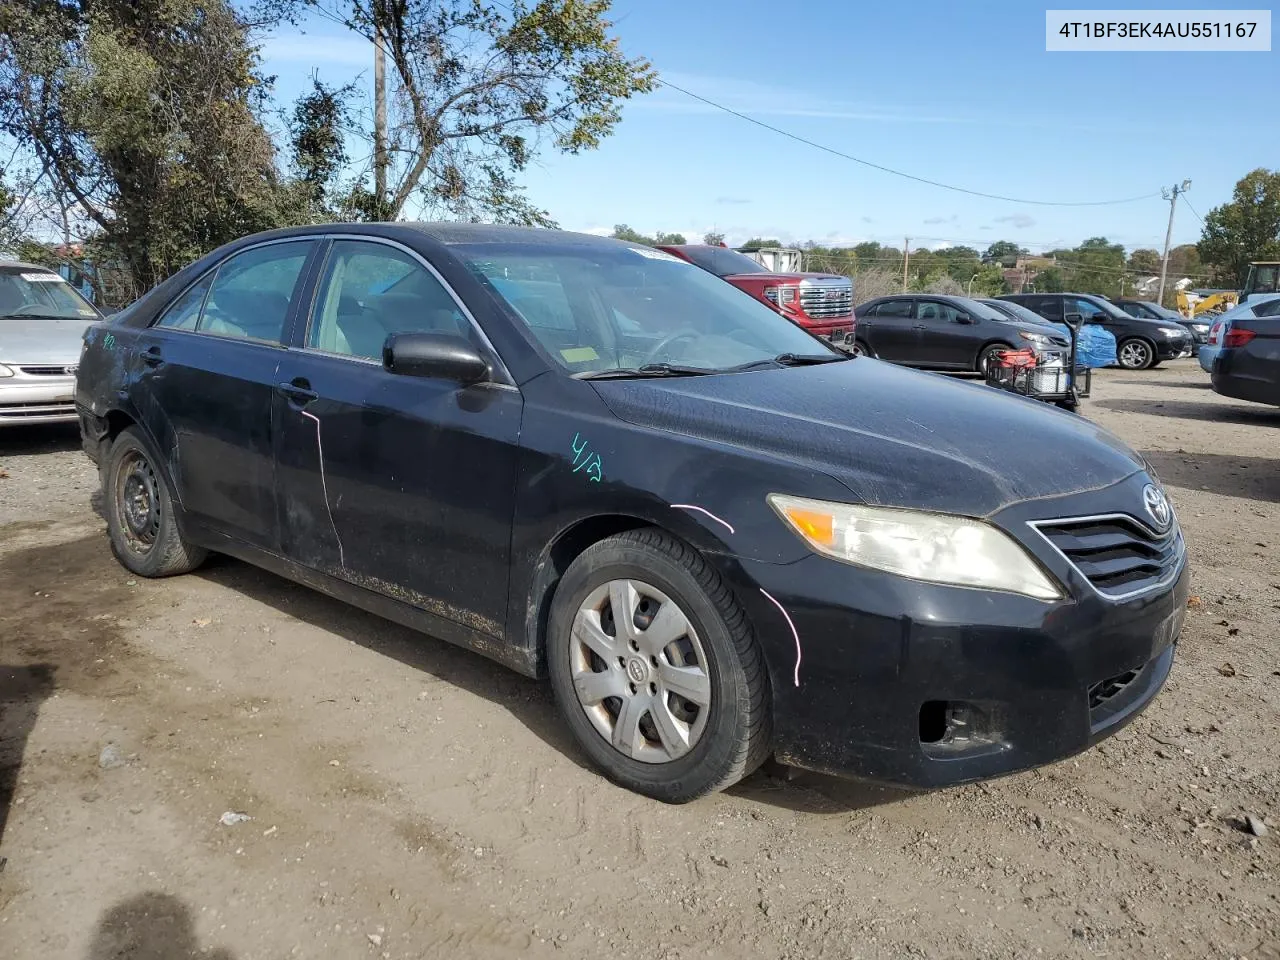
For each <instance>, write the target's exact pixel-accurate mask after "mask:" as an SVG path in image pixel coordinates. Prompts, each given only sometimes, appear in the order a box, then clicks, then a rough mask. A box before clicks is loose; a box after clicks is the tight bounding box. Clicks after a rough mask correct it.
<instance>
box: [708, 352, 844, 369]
mask: <svg viewBox="0 0 1280 960" xmlns="http://www.w3.org/2000/svg"><path fill="white" fill-rule="evenodd" d="M852 359H853V358H852V357H849V356H836V355H835V354H831V353H780V354H778V355H777V356H776V357H770V358H769V359H768V360H752V361H751V362H750V363H743V364H739V365H738V366H736V367H730V368H729V369H730V370H734V371H740V370H758V369H760V368H762V367H770V366H775V365H776V366H782V367H811V366H815V365H817V364H820V363H840V362H841V361H843V360H852Z"/></svg>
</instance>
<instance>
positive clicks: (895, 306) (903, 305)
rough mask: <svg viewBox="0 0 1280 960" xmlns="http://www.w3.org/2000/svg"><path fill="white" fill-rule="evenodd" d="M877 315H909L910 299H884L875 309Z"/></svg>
mask: <svg viewBox="0 0 1280 960" xmlns="http://www.w3.org/2000/svg"><path fill="white" fill-rule="evenodd" d="M876 316H877V317H909V316H911V301H910V300H886V301H885V302H884V303H882V304H880V309H879V310H878V311H876Z"/></svg>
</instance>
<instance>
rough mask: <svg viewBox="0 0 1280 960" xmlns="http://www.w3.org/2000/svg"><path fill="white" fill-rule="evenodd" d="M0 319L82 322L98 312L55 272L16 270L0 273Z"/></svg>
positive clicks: (93, 316) (92, 317) (94, 317)
mask: <svg viewBox="0 0 1280 960" xmlns="http://www.w3.org/2000/svg"><path fill="white" fill-rule="evenodd" d="M0 317H40V318H45V319H54V320H83V319H97V317H98V311H97V310H95V309H94V308H93V307H92V306H91V305H90V304H89V301H87V300H85V299H84V297H82V296H80V294H79V293H77V292H76V291H75V289H74V288H73V287H72V286H71V284H69V283H67V282H66V281H65V280H63V279H62V278H61V277H60V276H58V275H57V274H56V273H53V272H52V271H49V270H34V269H30V268H26V269H24V268H21V267H18V268H5V269H2V270H0Z"/></svg>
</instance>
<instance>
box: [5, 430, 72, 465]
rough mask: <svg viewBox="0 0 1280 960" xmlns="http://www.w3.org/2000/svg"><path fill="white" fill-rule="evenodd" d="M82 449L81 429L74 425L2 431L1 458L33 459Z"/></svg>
mask: <svg viewBox="0 0 1280 960" xmlns="http://www.w3.org/2000/svg"><path fill="white" fill-rule="evenodd" d="M79 449H80V428H79V426H77V425H76V424H74V423H66V424H61V423H60V424H52V425H49V426H42V427H34V426H33V427H26V426H17V427H5V428H4V429H3V430H0V457H31V456H38V455H39V454H42V453H68V452H70V451H72V450H79Z"/></svg>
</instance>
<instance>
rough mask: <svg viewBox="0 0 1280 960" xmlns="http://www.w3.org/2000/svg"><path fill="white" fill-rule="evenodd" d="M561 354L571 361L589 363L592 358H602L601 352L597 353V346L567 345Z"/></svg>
mask: <svg viewBox="0 0 1280 960" xmlns="http://www.w3.org/2000/svg"><path fill="white" fill-rule="evenodd" d="M560 356H562V357H564V358H565V360H567V361H568V362H569V363H587V362H588V361H590V360H599V359H600V354H598V353H596V350H595V347H566V348H565V349H563V350H561V351H560Z"/></svg>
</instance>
